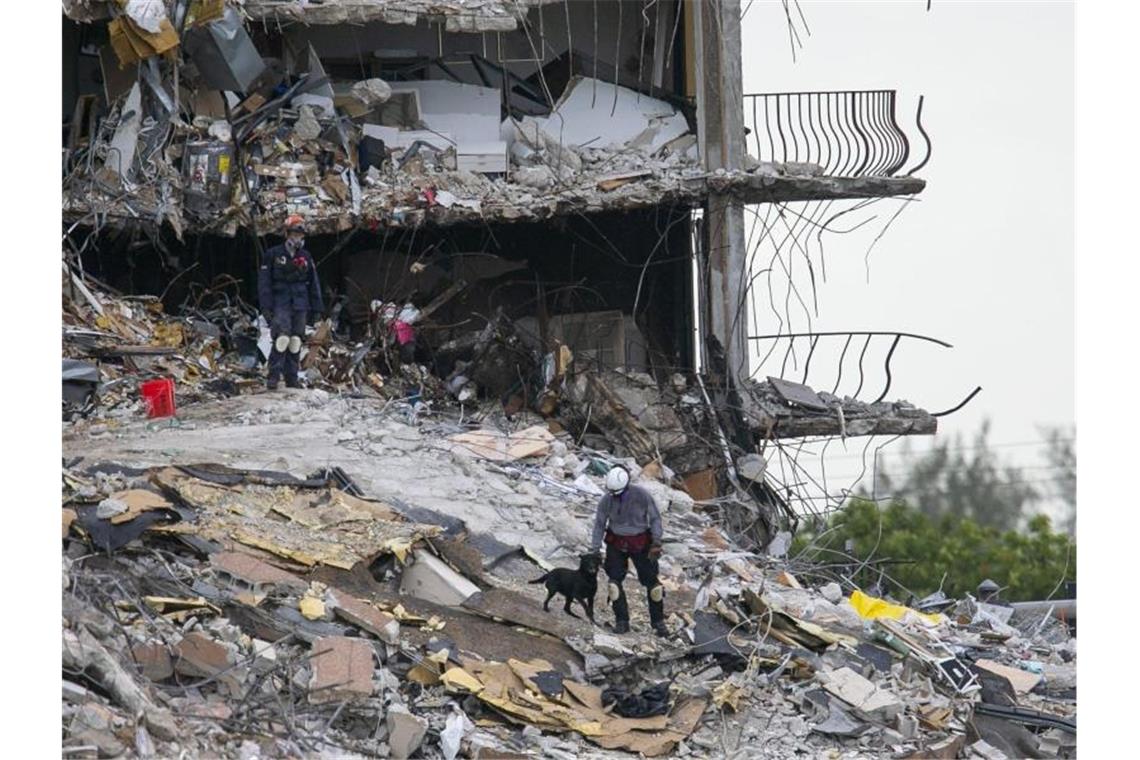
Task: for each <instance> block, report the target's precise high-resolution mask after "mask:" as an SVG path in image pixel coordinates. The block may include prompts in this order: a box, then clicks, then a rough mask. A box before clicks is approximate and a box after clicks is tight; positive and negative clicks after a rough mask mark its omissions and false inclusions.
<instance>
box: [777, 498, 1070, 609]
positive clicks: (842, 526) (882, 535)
mask: <svg viewBox="0 0 1140 760" xmlns="http://www.w3.org/2000/svg"><path fill="white" fill-rule="evenodd" d="M847 547H850V550H848V549H847ZM792 552H793V556H794V557H796V558H797V559H801V560H806V561H810V562H813V563H826V564H828V565H833V566H834V565H839V570H840V572H847V573H850V574H851V575H852V578H851V579H852V580H853V581H854V582H855V583H856V584H858V585H859V586H862V587H864V588H866V587H869V586H870V585H872V584H873V583H875V582H877V581H878V579H879V577H880V572H881V573H882V577H883V578H884V579H885V581H884V584H883V586H884V588H885V590H886V591H888V592H890V593H891V594H892V595H893V596H894V597H895V598H898V599H901V600H902V601H906V593H905V592H904V591H903V590H902V589H903V588H905V589H908V590H909V591H910V592H913V593H914V594H915V595H916V596H918V597H922V596H925V595H926V594H930V593H933V592H934V591H937V590H938V588H939V586H940V585H942V588H943V590H944V591H945V592H946V593H947V594H948V595H950V596H952V597H962V596H963V595H964V594H966V593H973V592H974V590H975V589H976V588H977V586H978V584H979V583H981V582H982V581H983V580H985V579H986V578H992V579H993V580H995V581H996V582H997V583H998V584H1000V585H1002V586H1005V587H1006V590H1005V592H1003V597H1004V598H1006V599H1009V600H1011V601H1027V600H1033V599H1045V598H1047V597H1049V596H1050V595H1051V594H1053V595H1055V592H1056V591H1057V590H1058V589H1059V587H1060V585H1061V583H1062V582H1063V581H1065V580H1070V581H1075V580H1076V573H1077V552H1076V542H1075V540H1073V539H1072V538H1071V537H1070V536H1068V535H1066V534H1064V533H1059V532H1053V530H1052V527H1051V525H1050V522H1049V518H1048V517H1046V516H1044V515H1037V516H1035V517H1033V518H1032V519H1030V520H1029V522H1028V524H1027V526H1026V528H1025V530H1024V531H1018V530H1004V531H1003V530H999V529H997V528H996V527H994V526H992V525H983V524H981V523H979V522H977V521H975V520H973V519H971V518H969V517H961V516H958V515H954V514H946V515H942V516H940V517H932V516H930V515H928V514H926V513H925V512H923V511H920V510H918V509H915V508H913V507H911V506H909V505H908V504H907V503H906V502H904V501H902V500H897V499H896V500H894V501H892V502H890V503H889V504H887V505H885V506H883V507H882V508H880V507H879V506H878V505H876V504H875V502H873V501H870V500H867V499H862V498H855V499H852V500H851V502H850V503H849V504H848V505H847V507H846V508H845V509H843V510H842V511H840V512H838V513H836V514H835V515H833V516H832V517H831V519H830V520H829V521H827V523H826V524H824V525H819V526H816V529H815V530H811V531H806V532H801V533H800V534H799V535H798V536H797V537H796V541H795V543H794V544H793V550H792ZM943 577H945V583H943ZM891 580H893V581H894V582H895V583H897V584H898V585H894V586H892V584H891V583H890V581H891ZM900 587H901V588H900ZM1054 598H1055V596H1054Z"/></svg>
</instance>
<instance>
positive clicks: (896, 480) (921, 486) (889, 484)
mask: <svg viewBox="0 0 1140 760" xmlns="http://www.w3.org/2000/svg"><path fill="white" fill-rule="evenodd" d="M989 433H990V423H989V420H986V421H985V422H983V423H982V427H981V429H980V430H979V431H978V432H977V433H976V434H975V436H974V439H973V441H972V443H970V444H969V445H966V444H965V442H964V440H963V438H962V436H961V435H957V436H955V437H954V438H953V439H947V440H944V441H942V442H941V443H938V444H935V446H934V447H933V448H931V449H930V450H929V451H927V452H926V453H924V454H923V455H922V456H920V457H918V458H917V459H915V460H914V461H913V463H912V464H910V466H909V467H908V469H907V471H906V472H905V474H903V475H902V476H901V477H899V476H897V475H896V476H894V477H891V476H889V475H887V474H886V473H880V474H879V475H878V477H877V478H876V483H875V492H876V493H877V494H888V495H890V496H891V497H894V498H897V499H901V500H903V501H905V502H906V503H908V504H910V505H913V506H914V507H916V508H917V509H919V510H920V511H921V512H922V513H923V514H925V515H927V516H928V517H931V518H939V517H942V516H946V515H955V516H958V517H968V518H971V519H972V520H974V521H975V522H977V523H979V524H980V525H984V526H991V527H994V528H997V529H999V530H1010V529H1012V528H1015V527H1017V526H1018V524H1019V523H1020V521H1021V518H1022V515H1023V513H1024V511H1025V508H1026V507H1027V506H1029V505H1031V504H1033V503H1035V502H1037V501H1038V500H1039V499H1040V498H1041V494H1040V493H1039V492H1038V491H1037V490H1036V489H1035V488H1034V487H1033V485H1032V484H1030V483H1028V482H1027V481H1026V479H1025V476H1024V474H1023V473H1022V471H1021V470H1019V469H1018V468H1016V467H1012V466H1008V465H1005V464H1003V463H1002V462H1000V461H999V459H998V456H997V454H996V453H995V452H994V450H993V449H992V448H991V447H990V445H989V441H988V438H989ZM909 452H910V449H909V446H908V447H904V449H903V454H904V457H905V456H906V455H907V454H908V453H909Z"/></svg>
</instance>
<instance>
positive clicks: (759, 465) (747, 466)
mask: <svg viewBox="0 0 1140 760" xmlns="http://www.w3.org/2000/svg"><path fill="white" fill-rule="evenodd" d="M767 469H768V463H767V462H766V461H764V457H762V456H760V455H759V454H746V455H745V456H743V457H741V458H740V459H738V460H737V461H736V474H737V475H739V476H740V477H742V478H744V479H745V480H751V481H753V482H758V483H762V482H763V481H764V473H765V472H766V471H767Z"/></svg>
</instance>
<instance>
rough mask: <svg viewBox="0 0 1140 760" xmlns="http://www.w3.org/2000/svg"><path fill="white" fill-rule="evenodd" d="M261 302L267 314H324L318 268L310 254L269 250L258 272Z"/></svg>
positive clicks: (280, 249)
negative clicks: (299, 312)
mask: <svg viewBox="0 0 1140 760" xmlns="http://www.w3.org/2000/svg"><path fill="white" fill-rule="evenodd" d="M257 299H258V305H259V306H260V307H261V310H262V311H263V312H265V313H272V312H274V311H278V310H285V309H288V310H290V311H307V312H312V313H314V314H320V313H322V312H324V310H325V305H324V301H323V299H322V298H321V282H320V280H319V279H318V278H317V265H316V264H315V263H314V262H313V257H312V255H311V254H310V253H309V252H308V250H306V249H304V248H302V249H301V250H300V252H298V253H297V255H295V256H290V255H289V252H288V250H287V249H286V248H285V245H284V244H281V245H275V246H273V247H272V248H268V249H266V250H265V251H264V252H263V253H262V255H261V266H260V267H259V268H258V270H257Z"/></svg>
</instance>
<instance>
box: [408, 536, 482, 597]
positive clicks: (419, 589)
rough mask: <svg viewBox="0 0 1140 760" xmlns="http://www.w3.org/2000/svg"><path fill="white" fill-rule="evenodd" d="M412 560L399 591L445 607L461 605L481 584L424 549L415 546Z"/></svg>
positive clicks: (476, 591)
mask: <svg viewBox="0 0 1140 760" xmlns="http://www.w3.org/2000/svg"><path fill="white" fill-rule="evenodd" d="M412 557H413V562H412V564H411V565H410V566H408V567H406V568H405V569H404V574H403V577H402V578H401V579H400V593H401V594H408V595H409V596H414V597H416V598H417V599H423V600H425V601H428V602H435V603H436V604H442V605H444V606H445V607H458V606H459V605H460V604H462V603H463V602H464V601H466V600H467V598H468V597H470V596H471V595H472V594H475V593H478V591H479V587H478V586H476V585H475V584H474V583H472V582H471V581H469V580H467V579H466V578H464V577H463V576H462V575H460V574H459V573H457V572H455V571H454V570H452V569H451V568H450V567H448V566H447V565H446V564H445V563H444V562H443V561H442V560H440V559H439V558H438V557H436V556H435V555H434V554H432V553H431V552H429V551H427V550H425V549H416V551H415V553H414V554H413V555H412Z"/></svg>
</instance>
